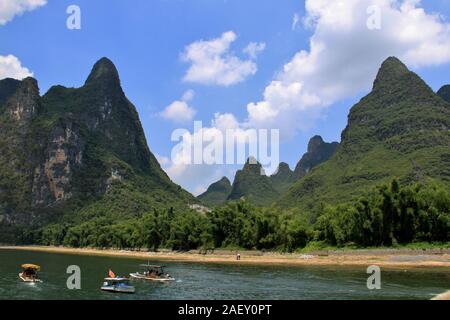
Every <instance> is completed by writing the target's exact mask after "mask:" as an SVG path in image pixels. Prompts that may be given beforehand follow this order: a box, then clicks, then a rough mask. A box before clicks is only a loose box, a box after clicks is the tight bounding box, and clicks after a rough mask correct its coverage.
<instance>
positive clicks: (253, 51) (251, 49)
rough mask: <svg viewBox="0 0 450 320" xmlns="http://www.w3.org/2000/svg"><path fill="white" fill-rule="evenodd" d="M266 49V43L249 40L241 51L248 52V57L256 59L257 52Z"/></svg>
mask: <svg viewBox="0 0 450 320" xmlns="http://www.w3.org/2000/svg"><path fill="white" fill-rule="evenodd" d="M265 49H266V44H265V43H264V42H259V43H257V42H250V43H249V44H248V46H247V47H245V48H244V50H243V52H244V53H246V54H248V55H249V57H250V58H252V59H256V58H257V57H258V54H260V53H261V52H263V51H264V50H265Z"/></svg>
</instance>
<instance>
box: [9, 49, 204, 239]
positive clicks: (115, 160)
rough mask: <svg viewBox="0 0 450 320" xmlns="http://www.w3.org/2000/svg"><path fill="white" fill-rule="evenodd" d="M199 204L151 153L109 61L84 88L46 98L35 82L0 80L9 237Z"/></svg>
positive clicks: (60, 91)
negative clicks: (20, 230) (63, 222)
mask: <svg viewBox="0 0 450 320" xmlns="http://www.w3.org/2000/svg"><path fill="white" fill-rule="evenodd" d="M195 202H197V200H196V199H195V198H194V197H193V196H192V195H190V194H189V193H188V192H186V191H184V190H183V189H181V187H179V186H177V185H175V184H174V183H172V181H170V179H169V177H168V176H167V175H166V173H165V172H164V171H163V170H162V169H161V167H160V165H159V163H158V162H157V160H156V158H155V157H154V155H153V154H152V153H151V152H150V150H149V149H148V146H147V141H146V138H145V135H144V131H143V129H142V126H141V123H140V121H139V117H138V114H137V112H136V109H135V107H134V106H133V105H132V104H131V103H130V102H129V100H128V99H127V98H126V96H125V94H124V92H123V90H122V88H121V85H120V79H119V75H118V72H117V70H116V68H115V66H114V65H113V63H112V62H111V61H110V60H108V59H106V58H103V59H101V60H99V61H98V62H97V63H96V64H95V66H94V67H93V69H92V72H91V74H90V75H89V77H88V79H87V81H86V83H85V85H84V86H82V87H81V88H76V89H75V88H65V87H62V86H55V87H52V88H51V89H50V90H49V91H48V92H47V93H46V94H45V95H44V96H43V97H40V96H39V89H38V86H37V82H36V80H34V79H31V78H28V79H25V80H23V81H17V80H11V79H5V80H2V81H0V224H1V226H0V227H1V228H2V230H11V228H14V227H17V226H29V225H31V224H34V223H36V224H42V223H46V222H49V221H50V222H53V221H58V220H59V219H60V218H63V217H64V219H68V220H77V219H78V217H79V215H80V214H81V213H83V214H85V215H89V216H102V215H103V216H111V217H115V218H127V217H133V216H139V215H142V214H143V213H145V212H148V211H151V210H153V209H157V208H167V209H168V208H171V207H175V208H187V206H188V204H191V203H195ZM6 233H7V232H3V233H2V234H3V236H5V235H6Z"/></svg>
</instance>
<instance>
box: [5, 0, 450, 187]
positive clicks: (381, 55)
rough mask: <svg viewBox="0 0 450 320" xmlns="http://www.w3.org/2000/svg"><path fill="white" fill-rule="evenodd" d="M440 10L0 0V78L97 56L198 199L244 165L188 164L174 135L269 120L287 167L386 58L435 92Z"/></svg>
mask: <svg viewBox="0 0 450 320" xmlns="http://www.w3.org/2000/svg"><path fill="white" fill-rule="evenodd" d="M72 5H75V6H77V8H79V10H80V16H79V17H80V19H79V21H80V28H79V29H78V28H75V29H73V28H68V21H67V20H68V19H69V22H74V21H78V20H73V19H72V18H73V17H74V16H73V13H74V11H72V10H69V13H68V9H71V8H70V6H72ZM449 15H450V3H449V1H446V0H436V1H419V0H346V1H335V0H307V1H301V0H245V1H242V0H151V1H148V0H95V1H92V0H70V1H66V0H0V79H3V78H6V77H13V78H17V79H22V78H24V77H26V76H33V77H35V78H36V79H38V81H39V86H40V90H41V94H45V92H46V91H47V90H48V89H49V88H50V87H51V86H53V85H64V86H66V87H80V86H82V85H83V83H84V81H85V80H86V78H87V76H88V74H89V72H90V70H91V68H92V66H93V64H94V63H95V62H96V61H97V60H99V59H100V58H101V57H108V58H109V59H111V60H112V61H113V62H114V64H115V65H116V67H117V69H118V71H119V74H120V77H121V81H122V86H123V88H124V91H125V93H126V95H127V96H128V98H129V99H130V101H132V102H133V104H134V105H135V106H136V108H137V110H138V112H139V116H140V119H141V121H142V124H143V127H144V131H145V134H146V137H147V141H148V143H149V147H150V150H151V151H152V152H153V153H154V154H155V155H156V156H157V158H158V160H159V161H160V163H161V165H162V167H163V168H164V170H165V171H166V172H167V173H168V174H169V176H170V177H171V178H172V180H174V181H175V182H176V183H178V184H180V185H182V186H183V187H184V188H185V189H187V190H188V191H190V192H192V193H194V194H196V195H197V194H200V193H201V192H203V191H205V190H206V188H207V187H208V185H209V184H211V183H212V182H215V181H217V180H219V179H220V178H221V177H222V176H228V177H229V178H230V180H233V177H234V173H235V171H236V170H237V169H238V168H240V167H242V164H240V163H234V164H230V165H226V164H214V165H208V164H204V163H203V164H186V163H184V162H183V160H184V161H185V160H186V159H185V158H186V155H185V154H183V153H180V152H177V151H175V150H174V147H175V146H176V145H177V142H176V141H172V139H171V137H172V134H173V133H174V131H176V130H177V129H181V128H184V129H186V130H187V132H186V133H185V134H184V135H183V137H184V138H186V139H195V137H196V135H197V134H199V133H202V134H203V135H209V136H210V137H211V138H212V139H214V138H215V137H217V136H219V135H220V134H221V133H222V134H223V133H224V132H225V131H226V130H227V129H233V130H235V132H236V133H237V134H238V135H240V134H242V135H244V134H245V133H246V132H248V130H252V129H258V130H271V129H276V130H279V136H280V137H279V139H280V144H279V160H280V161H284V162H287V163H288V164H289V165H290V166H291V168H292V169H293V168H294V167H295V165H296V163H297V162H298V161H299V159H300V158H301V156H302V155H303V154H304V153H305V152H306V149H307V144H308V141H309V139H310V138H311V137H312V136H314V135H317V134H318V135H321V136H322V137H323V138H324V140H325V141H329V142H331V141H340V135H341V132H342V130H343V129H344V128H345V126H346V123H347V116H348V112H349V110H350V108H351V107H352V105H354V104H355V103H356V102H358V101H359V100H360V99H361V98H362V97H363V96H364V95H365V94H367V93H368V92H370V89H371V86H372V83H373V80H374V78H375V76H376V73H377V70H378V68H379V66H380V64H381V63H382V61H383V60H384V59H386V58H387V57H389V56H392V55H394V56H397V57H398V58H400V59H401V60H402V61H403V62H404V63H405V64H406V65H407V66H408V67H409V68H411V69H412V70H413V71H415V72H417V73H418V74H419V75H420V76H421V77H422V78H423V79H424V80H425V81H426V82H427V83H428V84H429V85H430V86H431V87H432V88H433V89H434V90H438V89H439V88H440V87H441V86H442V85H444V84H446V83H450V72H449V71H450V22H449V18H448V16H449ZM75 18H77V16H75ZM71 25H72V26H73V25H74V24H73V23H72V24H71ZM75 25H76V24H75ZM194 121H202V124H203V129H202V130H200V131H198V132H197V133H195V134H194ZM242 143H243V142H242ZM258 160H259V159H258ZM271 171H273V166H272V167H270V168H268V170H267V172H268V173H270V172H271Z"/></svg>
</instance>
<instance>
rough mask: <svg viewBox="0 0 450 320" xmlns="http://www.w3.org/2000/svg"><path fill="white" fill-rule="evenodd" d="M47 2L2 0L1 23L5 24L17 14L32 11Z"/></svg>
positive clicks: (45, 0) (0, 3) (41, 0)
mask: <svg viewBox="0 0 450 320" xmlns="http://www.w3.org/2000/svg"><path fill="white" fill-rule="evenodd" d="M46 4H47V0H0V25H5V24H7V23H8V22H10V21H11V20H13V19H14V17H15V16H18V15H21V14H23V13H24V12H26V11H32V10H35V9H37V8H39V7H42V6H44V5H46Z"/></svg>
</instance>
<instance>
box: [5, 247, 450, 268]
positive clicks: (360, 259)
mask: <svg viewBox="0 0 450 320" xmlns="http://www.w3.org/2000/svg"><path fill="white" fill-rule="evenodd" d="M0 249H4V250H28V251H37V252H48V253H63V254H81V255H96V256H109V257H128V258H137V259H143V260H144V259H145V260H150V261H151V260H156V261H173V262H192V263H221V264H222V263H225V264H241V265H276V266H283V265H285V266H369V265H378V266H380V267H389V268H402V269H410V268H439V269H441V268H442V269H444V270H447V271H449V272H450V249H444V250H427V251H422V250H405V249H403V250H345V251H329V252H318V253H317V254H314V253H312V254H308V255H302V254H279V253H262V252H257V251H240V252H239V253H240V255H241V260H240V261H236V255H235V252H232V251H215V252H214V253H208V254H206V255H205V254H199V252H198V251H195V252H187V253H176V252H166V251H163V252H156V253H155V252H144V251H141V252H139V251H126V250H110V249H108V250H98V249H75V248H64V247H42V246H2V247H0Z"/></svg>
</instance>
